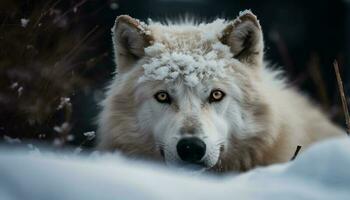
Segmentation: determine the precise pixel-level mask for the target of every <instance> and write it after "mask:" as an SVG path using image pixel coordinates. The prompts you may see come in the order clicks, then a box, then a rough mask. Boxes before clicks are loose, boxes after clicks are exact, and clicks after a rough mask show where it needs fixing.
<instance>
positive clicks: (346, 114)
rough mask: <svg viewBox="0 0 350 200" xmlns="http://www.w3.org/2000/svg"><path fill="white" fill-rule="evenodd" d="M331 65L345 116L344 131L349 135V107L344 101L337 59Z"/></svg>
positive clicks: (344, 96)
mask: <svg viewBox="0 0 350 200" xmlns="http://www.w3.org/2000/svg"><path fill="white" fill-rule="evenodd" d="M333 67H334V71H335V75H336V77H337V82H338V89H339V93H340V99H341V103H342V107H343V113H344V116H345V123H346V128H347V129H346V132H347V133H348V135H350V117H349V109H348V104H347V101H346V95H345V92H344V86H343V81H342V79H341V76H340V72H339V65H338V62H337V60H335V61H334V63H333Z"/></svg>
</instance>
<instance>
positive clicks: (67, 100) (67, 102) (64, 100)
mask: <svg viewBox="0 0 350 200" xmlns="http://www.w3.org/2000/svg"><path fill="white" fill-rule="evenodd" d="M66 105H68V106H70V105H71V102H70V98H69V97H61V98H60V104H59V105H58V106H57V110H61V109H62V108H63V107H65V106H66Z"/></svg>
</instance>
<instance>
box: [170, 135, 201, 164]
mask: <svg viewBox="0 0 350 200" xmlns="http://www.w3.org/2000/svg"><path fill="white" fill-rule="evenodd" d="M176 150H177V154H178V155H179V157H180V158H181V160H183V161H185V162H188V163H191V164H200V161H201V159H202V158H203V156H204V155H205V151H206V145H205V143H204V142H203V141H202V140H201V139H199V138H196V137H190V138H183V139H181V140H179V142H178V143H177V145H176Z"/></svg>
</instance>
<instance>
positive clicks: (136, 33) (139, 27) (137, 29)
mask: <svg viewBox="0 0 350 200" xmlns="http://www.w3.org/2000/svg"><path fill="white" fill-rule="evenodd" d="M112 37H113V38H112V39H113V45H114V54H115V59H116V61H115V62H116V64H117V68H118V72H121V73H123V72H126V71H128V70H129V69H130V68H131V67H132V66H133V64H134V63H135V62H136V61H137V60H138V59H140V58H142V57H143V56H144V54H145V51H144V49H145V47H147V46H149V45H150V43H151V41H152V37H151V35H150V34H149V31H147V27H146V26H145V25H143V23H141V22H140V21H139V20H137V19H134V18H132V17H130V16H128V15H121V16H118V17H117V19H116V20H115V24H114V26H113V28H112Z"/></svg>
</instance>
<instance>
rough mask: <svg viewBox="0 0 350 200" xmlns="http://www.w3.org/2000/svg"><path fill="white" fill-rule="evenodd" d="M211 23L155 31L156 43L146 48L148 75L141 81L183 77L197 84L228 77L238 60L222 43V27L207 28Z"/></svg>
mask: <svg viewBox="0 0 350 200" xmlns="http://www.w3.org/2000/svg"><path fill="white" fill-rule="evenodd" d="M207 26H208V25H206V26H204V25H203V27H200V25H198V26H192V27H191V26H190V27H185V28H183V29H181V26H179V25H177V26H175V28H174V27H171V26H170V27H169V26H167V27H166V28H164V29H165V30H164V31H163V32H162V33H159V34H158V35H157V34H155V36H156V37H155V40H154V43H153V44H152V45H151V46H149V47H147V48H145V55H146V56H145V59H144V63H143V64H142V67H143V69H144V74H143V76H142V77H141V78H140V81H144V80H164V81H166V82H170V81H175V80H179V79H181V80H183V81H184V83H185V84H186V85H188V86H190V87H194V86H196V85H197V84H198V83H200V82H201V81H203V80H209V79H220V78H223V77H225V75H226V74H227V71H228V70H230V71H231V70H233V67H232V65H234V64H235V63H236V62H238V61H237V60H236V59H234V58H233V54H232V53H231V51H230V48H229V47H228V46H227V45H224V44H223V43H221V42H220V40H219V37H220V35H219V33H221V31H220V29H217V30H212V29H209V30H207V29H208V27H207ZM176 28H177V29H176ZM158 29H160V27H157V28H155V29H153V31H154V30H158ZM151 30H152V29H151ZM206 31H208V32H206Z"/></svg>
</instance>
